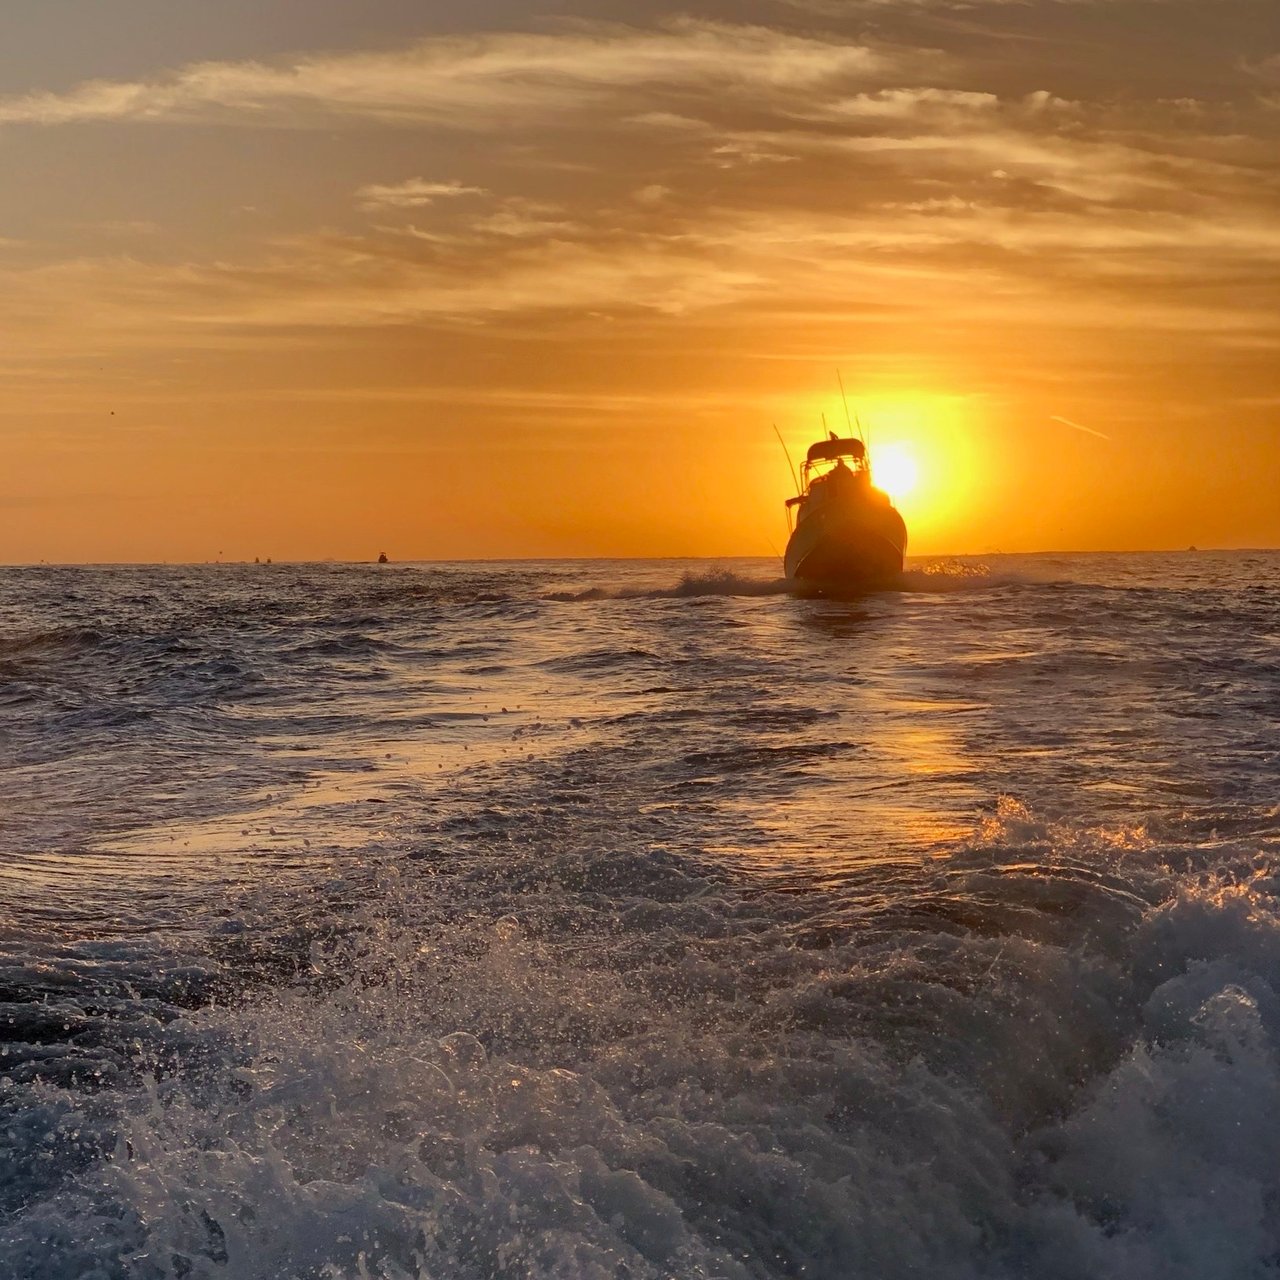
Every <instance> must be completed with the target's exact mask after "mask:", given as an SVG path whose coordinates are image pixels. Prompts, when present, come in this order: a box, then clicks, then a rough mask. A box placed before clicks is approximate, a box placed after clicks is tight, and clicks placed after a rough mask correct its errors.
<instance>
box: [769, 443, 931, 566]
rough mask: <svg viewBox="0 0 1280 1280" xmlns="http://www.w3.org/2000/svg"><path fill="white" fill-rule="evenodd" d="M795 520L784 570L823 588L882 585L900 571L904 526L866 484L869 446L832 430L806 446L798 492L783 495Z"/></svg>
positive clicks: (889, 504) (880, 494) (879, 494)
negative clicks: (826, 435) (836, 433)
mask: <svg viewBox="0 0 1280 1280" xmlns="http://www.w3.org/2000/svg"><path fill="white" fill-rule="evenodd" d="M793 509H794V511H795V526H794V528H793V529H792V533H791V538H790V540H789V541H788V543H787V553H786V555H785V557H784V558H783V563H784V566H785V568H786V574H787V577H788V578H790V579H792V580H793V581H795V582H796V583H799V584H800V585H803V586H810V587H817V588H819V589H823V590H845V591H848V590H859V589H863V588H867V587H876V586H885V585H887V584H889V583H891V582H893V581H894V580H895V579H896V578H897V577H898V576H899V575H900V574H901V573H902V559H903V556H904V555H905V554H906V549H907V526H906V523H905V522H904V521H903V519H902V516H901V515H900V514H899V513H898V511H897V509H896V508H895V507H894V505H893V503H892V502H891V501H890V500H889V495H888V494H887V493H885V492H883V490H880V489H877V488H875V486H874V485H873V484H872V483H871V465H870V461H869V460H868V458H867V447H866V445H865V444H864V443H863V442H862V441H861V440H855V439H851V438H849V439H842V438H840V437H839V436H837V435H835V434H834V433H832V434H831V436H830V438H829V439H827V440H819V441H818V443H817V444H815V445H812V446H810V448H809V452H808V454H807V455H806V457H805V460H804V466H803V467H801V469H800V492H799V493H798V494H797V495H796V496H795V497H794V498H788V499H787V515H788V521H790V516H791V512H792V510H793Z"/></svg>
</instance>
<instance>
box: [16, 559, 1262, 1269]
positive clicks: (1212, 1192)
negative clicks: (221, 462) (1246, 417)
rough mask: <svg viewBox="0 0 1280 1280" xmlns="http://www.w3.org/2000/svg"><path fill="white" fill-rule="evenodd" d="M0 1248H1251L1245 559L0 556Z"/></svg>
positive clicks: (710, 1260)
mask: <svg viewBox="0 0 1280 1280" xmlns="http://www.w3.org/2000/svg"><path fill="white" fill-rule="evenodd" d="M0 735H2V736H0V806H2V807H0V1275H2V1276H3V1277H4V1278H5V1280H31V1278H34V1277H50V1278H52V1277H86V1278H88V1277H93V1278H97V1280H107V1278H108V1277H110V1278H116V1277H120V1278H125V1277H128V1278H130V1280H133V1278H137V1280H143V1278H145V1280H153V1278H158V1277H175V1278H186V1277H199V1278H205V1277H208V1278H215V1277H216V1278H222V1277H226V1278H227V1280H251V1278H259V1277H260V1278H263V1280H267V1278H270V1280H275V1278H277V1277H305V1278H308V1280H310V1278H315V1280H336V1278H338V1277H379V1278H383V1280H404V1278H406V1277H413V1278H418V1277H441V1278H446V1280H473V1278H474V1280H479V1278H481V1277H593V1278H595V1277H598V1278H600V1280H604V1278H606V1277H607V1278H609V1280H622V1278H624V1277H625V1278H629V1280H641V1278H645V1277H725V1278H726V1280H728V1278H733V1280H739V1278H746V1277H774V1276H804V1277H811V1278H814V1280H825V1278H827V1277H830V1278H832V1280H848V1278H852V1277H875V1278H885V1280H893V1278H896V1277H908V1276H910V1277H930V1278H931V1280H933V1278H937V1280H943V1278H951V1277H954V1278H956V1280H959V1278H961V1277H964V1278H973V1280H977V1278H979V1277H984V1278H985V1277H1024V1276H1034V1277H1038V1278H1040V1277H1043V1278H1045V1280H1053V1278H1060V1280H1069V1278H1076V1277H1080V1278H1083V1277H1090V1278H1093V1277H1116V1278H1117V1280H1119V1278H1121V1277H1123V1278H1124V1280H1142V1278H1144V1277H1151V1278H1153V1280H1154V1278H1155V1277H1160V1278H1161V1280H1178V1278H1186V1280H1212V1278H1214V1277H1224V1278H1226V1277H1230V1278H1232V1280H1244V1278H1246V1277H1262V1276H1271V1275H1274V1274H1276V1272H1277V1270H1278V1269H1280V1158H1278V1156H1277V1153H1278V1152H1280V1057H1278V1053H1280V894H1278V891H1280V879H1278V878H1277V856H1278V855H1280V555H1277V554H1275V553H1255V554H1250V553H1231V554H1228V553H1198V554H1191V553H1184V554H1179V555H1149V556H1037V557H1010V556H995V557H989V558H985V559H982V560H966V561H950V562H936V563H920V564H916V565H914V566H913V567H912V569H911V571H910V572H909V573H908V574H907V576H906V578H905V579H904V582H903V584H902V588H901V589H899V590H894V591H887V592H883V593H879V594H874V595H868V596H865V597H863V598H861V599H851V600H832V599H805V598H798V597H796V596H794V595H791V594H789V593H788V592H787V591H786V589H785V584H783V583H781V582H779V581H778V579H777V567H776V564H771V563H768V562H765V561H734V562H715V563H708V562H701V563H692V562H691V563H680V562H671V561H666V562H656V561H651V562H602V561H595V562H573V563H570V562H548V563H503V564H499V563H494V564H449V565H429V564H406V565H389V566H386V567H375V566H371V565H310V566H287V565H269V566H268V565H262V566H250V565H240V566H231V565H206V566H199V567H150V568H112V567H106V568H49V567H31V568H14V569H7V570H2V571H0Z"/></svg>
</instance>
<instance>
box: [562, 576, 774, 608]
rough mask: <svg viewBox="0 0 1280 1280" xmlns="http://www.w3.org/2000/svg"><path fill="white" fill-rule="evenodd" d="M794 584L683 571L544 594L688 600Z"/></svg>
mask: <svg viewBox="0 0 1280 1280" xmlns="http://www.w3.org/2000/svg"><path fill="white" fill-rule="evenodd" d="M793 586H794V584H793V583H791V582H789V581H788V580H787V579H786V578H749V577H744V576H742V575H741V574H736V573H730V572H728V571H725V572H718V573H708V574H698V573H686V574H684V575H683V576H682V577H681V579H680V581H679V582H677V583H676V584H675V585H674V586H670V587H623V588H620V589H614V588H609V587H588V588H586V589H585V590H583V591H552V592H550V593H549V594H547V595H546V596H544V597H543V598H544V599H546V600H556V601H560V602H563V603H567V604H573V603H577V602H578V601H584V600H689V599H697V598H699V597H702V596H731V597H736V598H743V597H752V596H781V595H786V594H787V593H788V592H789V591H791V590H792V588H793Z"/></svg>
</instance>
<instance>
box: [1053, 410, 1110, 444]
mask: <svg viewBox="0 0 1280 1280" xmlns="http://www.w3.org/2000/svg"><path fill="white" fill-rule="evenodd" d="M1049 421H1050V422H1060V423H1061V424H1062V425H1063V426H1064V427H1070V428H1071V429H1072V430H1073V431H1083V432H1084V433H1085V435H1087V436H1096V437H1097V438H1098V439H1099V440H1110V439H1111V437H1110V436H1108V435H1104V434H1103V433H1102V432H1101V431H1095V430H1094V429H1093V428H1092V427H1086V426H1082V425H1081V424H1080V423H1078V422H1072V421H1071V419H1070V418H1062V417H1059V416H1058V415H1057V414H1056V413H1051V414H1050V415H1049Z"/></svg>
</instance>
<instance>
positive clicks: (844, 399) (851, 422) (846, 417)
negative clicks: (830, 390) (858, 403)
mask: <svg viewBox="0 0 1280 1280" xmlns="http://www.w3.org/2000/svg"><path fill="white" fill-rule="evenodd" d="M836 381H837V382H838V383H839V384H840V400H841V403H842V404H843V405H844V421H845V426H847V427H848V428H849V430H850V431H852V430H853V427H854V423H855V422H856V423H857V424H858V439H859V440H861V441H862V443H863V446H864V447H865V446H866V443H867V440H866V437H865V436H864V435H863V434H862V419H861V418H859V417H856V416H855V417H853V418H852V419H851V418H850V417H849V397H848V396H847V395H845V393H844V375H843V374H842V373H841V372H840V370H839V369H837V370H836Z"/></svg>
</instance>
